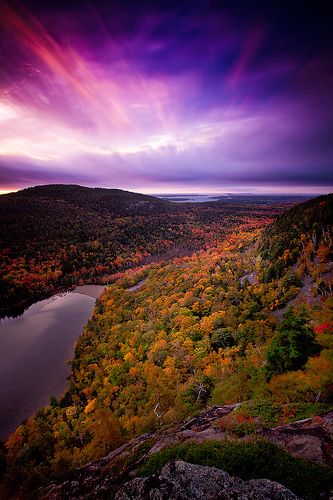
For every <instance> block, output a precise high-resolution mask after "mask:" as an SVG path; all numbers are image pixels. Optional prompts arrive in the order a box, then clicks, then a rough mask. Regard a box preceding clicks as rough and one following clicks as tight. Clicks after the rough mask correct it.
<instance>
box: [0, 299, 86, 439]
mask: <svg viewBox="0 0 333 500" xmlns="http://www.w3.org/2000/svg"><path fill="white" fill-rule="evenodd" d="M94 305H95V298H93V297H90V296H88V295H81V294H79V293H66V294H63V295H56V296H54V297H52V298H51V299H47V300H43V301H41V302H38V303H37V304H34V305H33V306H31V307H30V308H29V309H27V310H26V311H25V313H24V314H23V315H22V316H20V317H17V318H5V319H3V320H1V322H0V438H1V439H4V438H5V437H6V436H7V435H8V434H9V433H10V432H11V431H13V430H14V429H15V428H16V426H17V425H18V424H20V422H22V420H24V419H25V418H27V417H28V416H29V415H31V414H32V413H34V412H35V411H36V410H37V409H38V408H41V407H42V406H44V405H46V404H48V403H49V400H50V396H51V395H55V396H60V395H61V394H62V393H63V392H64V390H65V388H66V379H67V377H68V375H69V373H70V367H69V366H68V364H67V361H69V360H70V359H71V358H72V357H73V346H74V343H75V341H76V339H77V338H78V336H79V335H80V333H81V332H82V328H83V326H84V325H85V323H86V322H87V321H88V319H89V317H90V316H91V313H92V311H93V308H94Z"/></svg>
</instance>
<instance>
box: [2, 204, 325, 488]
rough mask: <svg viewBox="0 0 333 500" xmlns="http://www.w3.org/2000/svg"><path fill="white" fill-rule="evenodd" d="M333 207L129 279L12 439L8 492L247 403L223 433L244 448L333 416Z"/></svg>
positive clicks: (245, 232) (236, 236) (103, 305)
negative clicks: (296, 423) (311, 419)
mask: <svg viewBox="0 0 333 500" xmlns="http://www.w3.org/2000/svg"><path fill="white" fill-rule="evenodd" d="M332 207H333V196H332V195H329V196H326V197H320V198H318V199H316V200H312V201H310V202H308V203H305V204H301V205H299V206H297V207H295V208H292V209H291V210H290V211H288V212H287V213H285V214H283V215H281V217H280V218H279V219H278V220H277V221H276V222H275V223H273V224H272V225H271V226H270V227H269V228H267V229H266V230H264V232H263V233H261V228H260V226H261V222H260V218H259V219H255V218H254V217H253V218H251V219H250V220H246V219H241V218H240V219H239V221H238V224H237V226H236V225H235V226H234V227H233V231H230V232H229V233H228V234H226V235H225V236H224V238H223V239H221V241H217V243H216V244H215V245H211V246H210V247H208V248H206V249H202V250H201V251H199V252H197V253H194V254H193V255H192V256H185V257H181V258H176V259H174V260H173V261H170V262H160V263H153V264H149V265H145V266H143V267H141V268H138V269H136V270H128V271H126V272H124V273H123V274H122V275H120V276H119V279H118V280H117V281H115V282H114V283H113V284H112V285H110V286H109V287H108V289H107V290H106V291H105V292H104V293H103V295H102V296H101V297H100V299H99V300H98V302H97V305H96V308H95V312H94V315H93V317H92V319H91V320H90V321H89V323H88V325H87V327H86V328H85V331H84V333H83V335H82V336H81V337H80V338H79V340H78V342H77V345H76V349H75V357H74V360H73V362H72V375H71V377H70V380H69V388H68V391H67V392H66V394H65V395H64V397H63V398H60V399H59V400H57V399H55V398H52V399H51V403H50V406H48V407H46V408H44V409H42V410H40V411H38V412H37V414H36V415H35V416H33V417H31V418H29V419H28V420H27V422H26V423H24V424H22V425H21V426H20V427H19V428H18V429H17V430H16V432H15V433H13V434H12V435H11V436H10V437H9V439H8V441H7V443H6V463H7V465H6V472H5V480H6V484H7V488H9V490H10V488H15V487H16V485H17V483H18V482H21V483H22V484H24V485H25V487H26V488H28V489H30V490H31V489H33V488H34V487H35V486H36V485H39V484H42V483H43V482H45V481H48V480H49V479H50V477H57V476H61V475H62V474H64V473H65V472H67V471H68V470H69V469H71V468H75V467H77V466H79V465H82V464H84V463H86V462H88V461H89V460H92V459H95V458H98V457H100V456H102V455H105V454H106V453H107V452H108V451H110V450H112V449H114V448H115V447H117V446H118V445H119V444H121V443H123V442H126V441H128V440H129V439H131V438H132V437H134V436H137V435H139V434H141V433H144V432H147V431H150V430H154V429H159V428H165V427H167V426H171V425H173V424H174V423H175V422H178V421H180V420H181V419H183V418H184V417H185V416H187V415H191V414H193V413H195V412H197V411H198V410H200V409H201V408H202V407H204V406H206V405H207V404H227V403H235V402H244V404H243V405H241V406H240V408H239V409H238V410H237V411H236V412H233V413H232V414H231V416H230V418H229V417H228V418H226V419H225V420H224V421H223V422H222V423H221V425H223V426H225V428H227V429H229V430H230V432H231V433H234V434H235V435H246V434H255V433H256V428H257V426H260V425H261V426H262V425H265V426H268V427H269V426H274V425H277V424H284V423H286V422H289V421H291V420H294V419H297V418H303V417H307V416H310V415H318V414H320V413H321V412H323V411H325V410H328V409H329V408H331V405H332V387H333V375H332V374H333V299H332V294H331V292H332V287H331V283H332V275H333V266H332V256H333V245H332V225H331V220H332V219H331V215H330V214H332ZM314 235H315V237H314ZM276 268H277V271H275V269H276ZM270 269H273V270H274V272H273V271H272V272H271V271H268V270H270ZM139 282H141V285H140V286H139V287H138V288H137V289H136V290H132V291H131V290H129V288H130V287H131V286H132V285H134V284H135V283H139ZM323 284H324V285H323Z"/></svg>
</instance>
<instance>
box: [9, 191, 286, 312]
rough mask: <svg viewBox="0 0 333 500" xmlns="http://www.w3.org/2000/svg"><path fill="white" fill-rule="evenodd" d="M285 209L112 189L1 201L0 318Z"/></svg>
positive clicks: (31, 194)
mask: <svg viewBox="0 0 333 500" xmlns="http://www.w3.org/2000/svg"><path fill="white" fill-rule="evenodd" d="M284 206H285V204H283V203H280V202H277V203H273V204H272V205H270V206H269V207H268V206H267V204H266V203H261V202H260V201H259V202H258V204H257V205H254V207H253V210H254V212H255V215H254V216H253V215H250V214H249V211H248V207H247V204H246V203H244V202H241V201H237V202H236V203H229V204H224V205H223V206H220V205H219V204H217V203H215V204H214V203H213V204H207V205H205V206H198V205H195V204H186V205H177V204H174V203H171V202H168V201H163V200H160V199H158V198H154V197H151V196H146V195H142V194H137V193H131V192H128V191H121V190H117V189H101V188H86V187H81V186H75V185H69V186H68V185H49V186H37V187H33V188H28V189H24V190H22V191H19V192H17V193H11V194H7V195H2V196H0V247H1V267H0V273H1V282H0V283H1V284H0V299H1V300H0V303H1V307H0V317H1V316H5V315H6V314H20V313H22V312H23V310H24V309H25V308H26V307H27V306H29V305H30V304H31V303H33V302H34V301H36V300H39V299H42V298H46V297H48V296H49V295H52V294H54V293H56V292H58V291H60V290H63V289H68V288H70V287H72V286H75V285H77V284H83V283H98V282H101V281H103V282H104V283H105V282H108V281H109V280H110V276H111V275H113V274H114V273H116V272H118V271H122V270H124V269H128V268H130V267H135V266H137V265H139V264H142V263H144V262H145V261H147V260H148V259H151V258H152V257H154V256H156V255H163V254H164V255H167V254H168V253H169V254H171V255H172V254H174V255H182V254H183V255H184V254H188V253H191V252H192V251H193V250H197V249H199V248H204V247H205V245H208V244H212V243H214V242H216V241H218V240H220V239H221V238H222V237H223V236H224V235H225V234H226V232H228V231H230V230H233V228H235V227H237V225H242V224H245V223H247V224H249V223H250V224H252V225H255V224H258V223H259V220H260V223H261V224H265V223H267V222H268V221H270V220H272V217H274V216H275V215H276V214H277V213H278V212H279V211H281V209H282V208H283V207H284Z"/></svg>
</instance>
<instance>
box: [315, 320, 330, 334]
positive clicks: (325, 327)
mask: <svg viewBox="0 0 333 500" xmlns="http://www.w3.org/2000/svg"><path fill="white" fill-rule="evenodd" d="M314 331H315V333H333V321H328V322H327V323H322V324H321V325H318V326H316V327H315V329H314Z"/></svg>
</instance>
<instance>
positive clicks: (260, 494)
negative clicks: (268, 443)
mask: <svg viewBox="0 0 333 500" xmlns="http://www.w3.org/2000/svg"><path fill="white" fill-rule="evenodd" d="M115 498H116V500H147V499H151V500H183V499H191V500H192V499H193V500H196V499H198V500H199V499H200V500H217V499H221V500H222V499H223V500H229V499H230V500H231V499H239V500H250V499H253V500H268V499H271V500H297V498H298V497H296V495H294V494H293V493H292V492H291V491H290V490H288V489H287V488H285V487H284V486H282V485H281V484H279V483H275V482H273V481H269V480H267V479H259V480H251V481H242V480H241V479H238V478H236V477H232V476H229V474H227V473H226V472H223V471H221V470H219V469H216V468H215V467H206V466H202V465H193V464H189V463H187V462H182V461H176V462H169V463H168V464H166V465H165V466H164V467H163V469H162V470H161V472H160V473H159V474H158V475H157V474H156V475H153V476H149V477H145V478H136V479H133V480H132V481H130V482H128V483H126V484H125V485H124V486H123V487H122V488H121V489H120V490H119V491H118V493H117V495H116V497H115Z"/></svg>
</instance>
